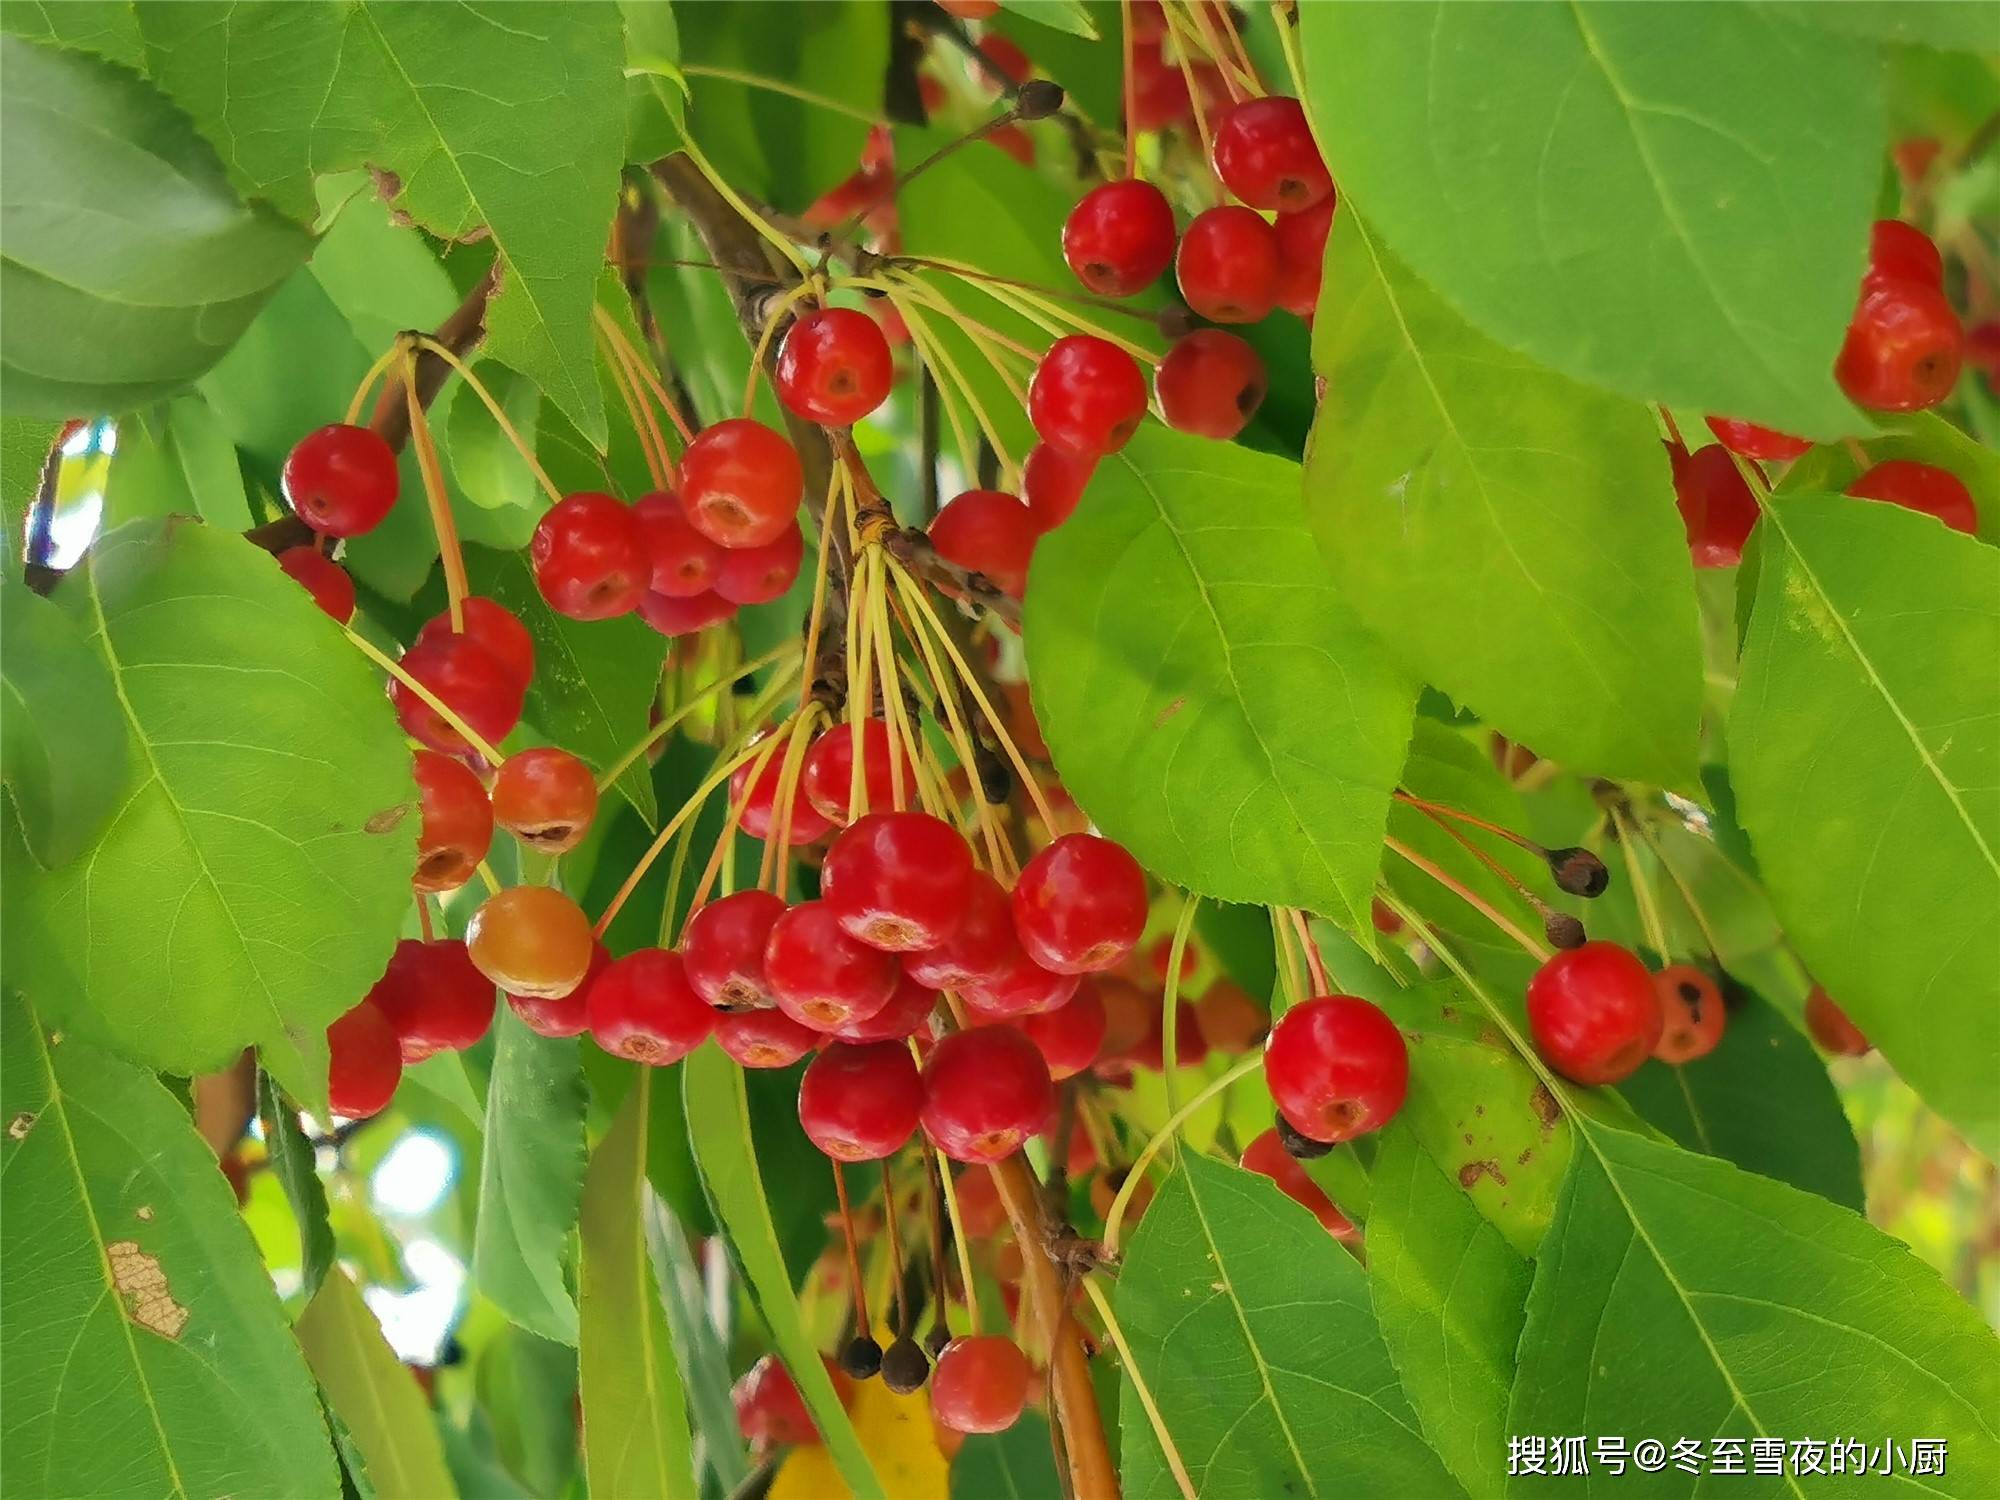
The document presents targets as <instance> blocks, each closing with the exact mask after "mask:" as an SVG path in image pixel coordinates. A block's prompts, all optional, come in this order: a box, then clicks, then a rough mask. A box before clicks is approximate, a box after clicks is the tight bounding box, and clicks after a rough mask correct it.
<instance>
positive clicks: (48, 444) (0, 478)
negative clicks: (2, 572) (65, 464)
mask: <svg viewBox="0 0 2000 1500" xmlns="http://www.w3.org/2000/svg"><path fill="white" fill-rule="evenodd" d="M62 429H63V424H62V423H61V422H58V421H55V420H53V419H52V418H45V417H20V416H16V415H14V414H13V413H12V412H8V413H6V414H4V415H0V520H4V524H5V526H6V536H7V551H6V553H5V556H6V558H7V565H8V568H9V569H10V570H11V569H12V568H13V566H14V563H15V562H17V561H18V560H19V558H20V555H21V540H22V532H23V529H24V527H25V525H26V522H27V515H28V510H29V508H30V507H31V506H33V505H34V503H35V500H36V498H37V497H38V496H39V495H40V494H41V488H42V467H43V465H45V464H46V463H47V462H48V459H49V452H50V450H51V449H52V448H54V447H55V442H56V439H57V438H58V437H60V436H61V435H62Z"/></svg>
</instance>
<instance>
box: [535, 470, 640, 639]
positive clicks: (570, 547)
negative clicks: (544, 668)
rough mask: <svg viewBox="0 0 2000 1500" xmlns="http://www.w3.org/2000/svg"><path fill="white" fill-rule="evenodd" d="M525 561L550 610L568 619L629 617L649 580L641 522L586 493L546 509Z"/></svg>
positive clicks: (623, 507)
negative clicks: (529, 563) (529, 562)
mask: <svg viewBox="0 0 2000 1500" xmlns="http://www.w3.org/2000/svg"><path fill="white" fill-rule="evenodd" d="M528 557H529V560H530V561H531V562H532V563H533V564H534V568H535V586H536V587H537V588H539V589H540V590H541V591H542V597H543V598H544V599H546V600H548V602H549V608H550V609H553V610H554V611H555V612H556V613H557V614H560V615H568V616H569V617H570V618H571V619H572V620H609V619H612V618H613V617H615V616H617V615H625V614H630V613H631V612H632V611H633V610H634V609H637V608H638V607H639V600H640V598H641V597H642V596H643V595H644V594H645V592H646V585H647V582H648V581H649V580H650V579H651V578H652V576H653V560H652V556H651V554H650V553H649V552H648V551H647V550H646V533H645V529H644V528H643V527H642V526H640V524H639V518H638V517H637V516H635V515H633V514H632V510H631V508H630V507H629V506H627V505H624V504H623V503H621V502H620V501H617V500H614V499H612V498H611V496H609V495H600V494H597V493H595V492H594V491H590V490H585V491H583V492H581V493H579V494H575V495H566V496H564V497H563V498H562V499H561V500H559V501H557V502H556V503H555V504H554V505H553V506H551V507H550V508H549V512H548V514H547V515H545V516H543V517H542V519H541V520H540V521H539V522H538V523H537V524H536V526H535V535H534V539H533V540H532V541H531V542H530V543H529V544H528Z"/></svg>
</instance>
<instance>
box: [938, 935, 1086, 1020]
mask: <svg viewBox="0 0 2000 1500" xmlns="http://www.w3.org/2000/svg"><path fill="white" fill-rule="evenodd" d="M1082 979H1083V976H1082V975H1080V974H1059V973H1057V972H1056V971H1055V970H1053V969H1045V968H1043V967H1042V966H1041V965H1040V964H1038V963H1036V962H1035V961H1034V960H1033V959H1032V958H1030V957H1028V955H1027V954H1026V953H1025V952H1023V951H1022V950H1021V948H1020V947H1019V945H1018V944H1015V945H1013V946H1010V947H1009V948H1008V950H1007V956H1006V958H1004V959H1003V960H1002V961H1001V963H1000V966H999V967H998V968H997V969H995V970H994V971H993V972H992V973H990V974H986V975H983V976H982V977H980V978H978V979H972V980H968V981H967V982H966V983H965V984H964V985H962V986H961V987H960V990H959V994H960V997H961V998H962V999H963V1000H964V1001H965V1003H966V1004H967V1005H969V1006H971V1007H972V1009H974V1010H976V1011H978V1012H979V1013H980V1015H982V1016H984V1017H986V1018H987V1019H989V1020H1006V1019H1009V1018H1012V1017H1016V1016H1032V1015H1040V1014H1043V1013H1045V1012H1048V1011H1052V1010H1060V1009H1061V1008H1062V1007H1063V1006H1065V1005H1067V1004H1069V1002H1070V997H1071V996H1073V995H1074V994H1076V992H1077V988H1078V986H1079V985H1080V984H1081V983H1082Z"/></svg>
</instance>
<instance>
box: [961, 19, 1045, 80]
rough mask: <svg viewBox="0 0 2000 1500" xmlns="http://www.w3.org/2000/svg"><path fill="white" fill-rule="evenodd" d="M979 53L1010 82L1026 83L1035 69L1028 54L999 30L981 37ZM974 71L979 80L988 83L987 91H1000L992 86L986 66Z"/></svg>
mask: <svg viewBox="0 0 2000 1500" xmlns="http://www.w3.org/2000/svg"><path fill="white" fill-rule="evenodd" d="M979 53H980V56H982V57H984V58H985V59H986V60H987V61H988V62H990V63H992V64H993V66H994V67H996V68H998V69H999V70H1000V75H1001V76H1002V77H1003V78H1005V79H1006V80H1007V81H1008V82H1009V83H1015V84H1020V83H1026V82H1027V81H1028V79H1029V77H1030V76H1032V75H1033V73H1034V71H1035V65H1034V63H1033V62H1032V61H1031V60H1030V59H1029V57H1028V54H1027V53H1025V52H1023V51H1022V50H1021V48H1020V46H1019V45H1018V44H1017V43H1015V42H1014V41H1013V40H1012V39H1011V38H1009V37H1004V36H1002V35H1001V34H1000V33H999V32H997V31H989V32H987V33H986V34H985V35H984V36H982V37H980V39H979ZM972 71H973V73H974V74H975V77H976V78H977V79H978V80H980V81H982V82H984V83H985V84H986V85H987V92H989V93H998V92H999V90H998V89H996V88H993V87H992V83H991V79H990V78H988V76H987V73H986V70H985V69H984V68H975V69H973V70H972Z"/></svg>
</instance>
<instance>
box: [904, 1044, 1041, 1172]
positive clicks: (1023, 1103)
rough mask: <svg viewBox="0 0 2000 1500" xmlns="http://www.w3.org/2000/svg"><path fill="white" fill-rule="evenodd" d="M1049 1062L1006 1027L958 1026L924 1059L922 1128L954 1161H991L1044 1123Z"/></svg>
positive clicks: (1010, 1150)
mask: <svg viewBox="0 0 2000 1500" xmlns="http://www.w3.org/2000/svg"><path fill="white" fill-rule="evenodd" d="M1055 1105H1056V1086H1055V1084H1054V1083H1052V1082H1051V1081H1050V1080H1049V1065H1048V1064H1047V1063H1045V1062H1044V1061H1042V1054H1041V1052H1040V1050H1039V1049H1038V1048H1037V1047H1036V1046H1035V1044H1034V1043H1033V1042H1031V1041H1029V1040H1028V1039H1027V1038H1026V1037H1025V1036H1023V1035H1021V1033H1020V1032H1018V1031H1016V1030H1015V1029H1014V1028H1013V1027H1011V1026H979V1027H975V1028H973V1029H972V1030H970V1031H955V1032H953V1033H952V1034H951V1035H950V1036H948V1037H945V1038H944V1039H943V1040H942V1041H940V1042H939V1043H938V1044H937V1046H935V1047H933V1048H932V1049H931V1055H930V1060H929V1061H928V1062H926V1063H925V1064H924V1108H923V1126H924V1133H925V1134H926V1135H928V1136H929V1137H930V1138H931V1140H932V1142H933V1143H934V1144H935V1145H936V1146H937V1148H938V1149H939V1150H940V1151H942V1152H944V1154H945V1155H946V1156H949V1157H950V1158H951V1159H952V1160H953V1161H972V1162H995V1161H1000V1160H1002V1159H1003V1158H1005V1157H1008V1156H1011V1155H1013V1154H1014V1152H1016V1151H1018V1150H1019V1149H1020V1148H1021V1146H1022V1144H1023V1143H1024V1142H1026V1141H1027V1139H1028V1138H1029V1137H1030V1136H1032V1135H1034V1134H1036V1133H1037V1132H1038V1131H1040V1130H1041V1128H1042V1127H1043V1126H1044V1125H1046V1124H1047V1123H1048V1120H1049V1116H1050V1115H1051V1114H1052V1113H1053V1112H1054V1110H1055Z"/></svg>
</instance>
